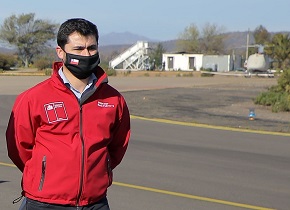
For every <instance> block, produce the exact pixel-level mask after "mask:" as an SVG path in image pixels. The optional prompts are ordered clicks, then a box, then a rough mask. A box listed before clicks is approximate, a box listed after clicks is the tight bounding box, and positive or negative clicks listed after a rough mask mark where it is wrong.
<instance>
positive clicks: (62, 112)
mask: <svg viewBox="0 0 290 210" xmlns="http://www.w3.org/2000/svg"><path fill="white" fill-rule="evenodd" d="M44 110H45V113H46V117H47V120H48V122H49V123H54V122H59V121H65V120H68V116H67V112H66V109H65V106H64V103H63V102H52V103H48V104H45V105H44Z"/></svg>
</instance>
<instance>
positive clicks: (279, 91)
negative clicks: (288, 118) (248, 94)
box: [254, 70, 290, 112]
mask: <svg viewBox="0 0 290 210" xmlns="http://www.w3.org/2000/svg"><path fill="white" fill-rule="evenodd" d="M254 103H255V104H259V105H264V106H271V108H272V112H283V111H284V112H285V111H286V112H288V111H290V70H286V71H284V72H283V73H282V74H281V76H280V77H279V79H278V84H277V85H274V86H272V87H270V88H269V90H268V92H263V93H260V94H259V95H258V96H257V97H256V98H255V99H254Z"/></svg>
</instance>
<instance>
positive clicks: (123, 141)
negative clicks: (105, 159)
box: [108, 97, 131, 169]
mask: <svg viewBox="0 0 290 210" xmlns="http://www.w3.org/2000/svg"><path fill="white" fill-rule="evenodd" d="M120 100H121V101H120V108H119V119H118V122H117V124H116V126H115V128H114V130H113V138H112V141H111V142H110V144H109V145H108V150H109V154H110V158H111V168H112V169H114V168H115V167H116V166H117V165H119V163H120V162H121V161H122V159H123V157H124V155H125V152H126V150H127V147H128V143H129V138H130V132H131V130H130V114H129V110H128V107H127V104H126V102H125V100H124V98H123V97H121V98H120Z"/></svg>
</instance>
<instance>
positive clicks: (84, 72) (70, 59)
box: [64, 53, 100, 79]
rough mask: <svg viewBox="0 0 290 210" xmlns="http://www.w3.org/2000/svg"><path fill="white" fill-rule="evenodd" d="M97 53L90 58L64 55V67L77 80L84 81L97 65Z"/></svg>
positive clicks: (98, 59)
mask: <svg viewBox="0 0 290 210" xmlns="http://www.w3.org/2000/svg"><path fill="white" fill-rule="evenodd" d="M99 63H100V57H99V53H96V54H95V55H92V56H82V55H74V54H70V53H66V60H65V62H64V65H65V66H66V67H67V68H68V70H69V71H70V72H71V73H72V74H73V75H74V76H75V77H76V78H78V79H86V78H88V77H89V76H90V75H91V74H92V73H93V70H94V69H95V68H96V67H97V66H98V65H99Z"/></svg>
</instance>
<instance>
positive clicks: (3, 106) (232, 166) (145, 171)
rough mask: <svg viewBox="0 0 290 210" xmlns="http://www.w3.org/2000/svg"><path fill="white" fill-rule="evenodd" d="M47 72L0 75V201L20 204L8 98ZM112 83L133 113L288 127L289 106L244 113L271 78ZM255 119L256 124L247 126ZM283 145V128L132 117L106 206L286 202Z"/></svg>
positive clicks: (275, 205)
mask: <svg viewBox="0 0 290 210" xmlns="http://www.w3.org/2000/svg"><path fill="white" fill-rule="evenodd" d="M45 78H46V77H29V76H26V77H0V87H1V88H0V115H1V118H0V119H1V121H0V134H1V136H0V186H1V188H0V192H1V193H0V203H1V208H3V209H17V208H18V206H19V203H18V204H15V205H13V204H12V203H11V202H12V200H14V199H15V198H17V197H18V196H19V193H20V180H21V174H20V173H19V171H18V170H17V168H15V167H13V166H12V165H9V164H11V162H10V160H9V159H8V157H7V152H6V146H5V138H4V132H5V129H6V124H7V120H8V118H9V114H10V110H11V106H12V104H13V102H14V99H15V97H16V95H17V94H19V93H20V92H21V91H23V90H25V89H27V88H28V87H31V86H33V85H34V84H36V83H38V82H40V81H42V80H43V79H45ZM110 83H111V84H112V85H113V86H114V87H116V88H117V89H119V90H120V91H121V92H122V94H123V95H124V96H125V98H126V100H127V103H128V105H129V109H130V112H131V114H132V115H138V116H144V117H148V118H161V119H172V120H179V121H184V122H195V123H205V124H216V125H226V126H230V127H235V128H246V129H250V128H254V129H259V130H263V129H264V130H272V131H277V130H279V129H280V130H281V129H282V128H283V129H282V130H283V132H286V130H287V129H288V127H287V125H288V124H287V120H288V118H289V116H288V115H287V114H288V113H282V114H281V113H280V114H273V113H271V111H270V110H268V109H265V108H263V107H256V106H255V108H256V112H257V116H258V117H257V119H256V120H254V121H249V120H248V117H247V114H248V108H249V107H252V106H253V104H252V103H251V98H252V97H253V96H255V95H256V93H257V92H259V91H261V90H265V89H266V88H267V87H269V86H271V85H273V84H275V80H273V79H270V80H269V79H260V78H259V79H258V80H256V79H250V80H249V79H244V78H223V79H213V78H110ZM128 90H130V91H128ZM132 90H133V91H132ZM213 98H216V99H213ZM237 110H239V111H237ZM242 123H245V124H242ZM249 123H251V124H249ZM255 123H256V124H258V126H259V127H255V126H253V124H255ZM251 126H252V127H251ZM289 148H290V141H289V136H281V135H277V134H274V133H273V134H271V135H266V134H257V133H247V132H237V131H228V130H217V129H212V128H202V127H195V126H190V125H187V126H184V125H174V124H167V123H162V122H153V121H149V120H148V121H147V120H140V119H138V118H137V119H135V118H133V119H132V138H131V143H130V146H129V149H128V153H127V154H126V156H125V159H124V161H123V162H122V164H121V165H120V166H119V167H118V168H117V169H116V170H115V175H114V180H115V182H116V183H115V184H114V185H113V186H112V187H111V188H110V189H109V193H108V196H109V202H110V205H111V208H112V209H119V210H123V209H124V210H125V209H126V210H128V209H168V210H170V209H180V210H182V209H185V210H192V209H198V210H203V209H204V210H208V209H215V210H227V209H282V210H283V209H285V210H287V209H289V206H290V200H289V197H290V190H289V189H290V185H289V179H290V169H289V164H290V152H289ZM119 183H121V185H120V184H119ZM122 184H123V185H122ZM144 187H145V188H144Z"/></svg>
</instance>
